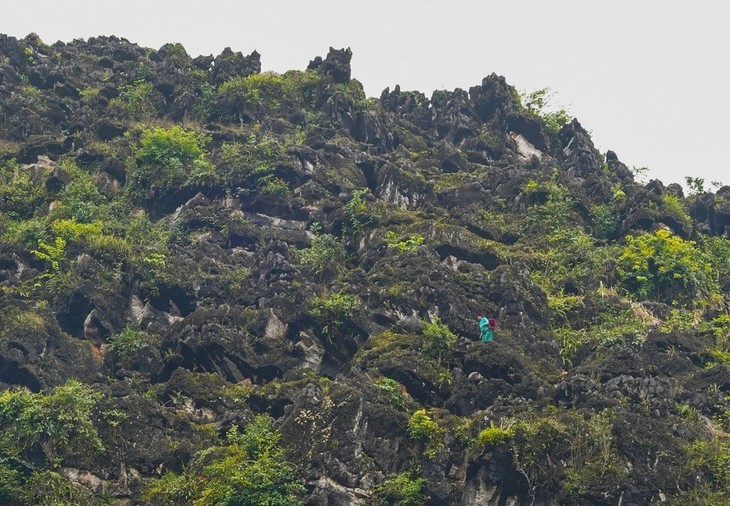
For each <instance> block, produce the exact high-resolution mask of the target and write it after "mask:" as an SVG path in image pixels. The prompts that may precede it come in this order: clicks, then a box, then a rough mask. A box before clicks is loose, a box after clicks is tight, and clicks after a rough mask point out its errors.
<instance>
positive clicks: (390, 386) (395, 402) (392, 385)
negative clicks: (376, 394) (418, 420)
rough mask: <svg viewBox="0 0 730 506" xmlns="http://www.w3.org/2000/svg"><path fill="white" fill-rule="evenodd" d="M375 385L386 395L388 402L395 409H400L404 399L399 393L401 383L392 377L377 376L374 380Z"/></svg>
mask: <svg viewBox="0 0 730 506" xmlns="http://www.w3.org/2000/svg"><path fill="white" fill-rule="evenodd" d="M374 385H375V387H376V388H377V389H378V390H380V391H382V392H384V393H385V394H386V395H387V396H388V402H389V403H390V405H391V406H392V407H393V408H395V409H402V408H403V407H404V405H405V400H404V399H403V395H402V394H401V384H400V383H398V382H397V381H396V380H394V379H392V378H386V377H382V378H378V379H377V380H375V382H374Z"/></svg>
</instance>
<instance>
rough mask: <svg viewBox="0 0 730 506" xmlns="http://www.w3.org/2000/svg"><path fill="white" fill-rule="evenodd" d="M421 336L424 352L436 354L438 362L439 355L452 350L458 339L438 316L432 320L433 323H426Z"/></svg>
mask: <svg viewBox="0 0 730 506" xmlns="http://www.w3.org/2000/svg"><path fill="white" fill-rule="evenodd" d="M422 334H423V337H424V338H425V349H426V351H428V352H435V353H437V354H438V357H439V362H440V361H441V354H442V353H443V352H445V351H448V350H450V349H451V348H453V347H454V344H456V340H457V339H458V336H457V335H456V334H454V333H453V332H451V330H450V329H449V327H447V326H446V325H445V324H444V323H442V322H441V318H439V317H438V316H436V317H434V318H433V323H427V324H425V325H424V326H423V330H422Z"/></svg>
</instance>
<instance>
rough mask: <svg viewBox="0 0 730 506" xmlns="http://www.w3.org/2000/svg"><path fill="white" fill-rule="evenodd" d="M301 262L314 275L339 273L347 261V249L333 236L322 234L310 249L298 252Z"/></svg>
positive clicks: (315, 239)
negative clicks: (343, 263)
mask: <svg viewBox="0 0 730 506" xmlns="http://www.w3.org/2000/svg"><path fill="white" fill-rule="evenodd" d="M296 256H297V258H298V259H299V262H300V263H301V264H302V265H304V266H305V267H307V268H308V269H309V270H310V271H311V272H312V274H323V273H326V272H329V273H337V272H339V271H340V270H341V268H342V262H343V261H344V260H345V256H346V253H345V247H344V246H343V245H342V243H341V242H340V241H339V240H338V239H337V238H336V237H335V236H333V235H332V234H320V235H317V236H316V237H315V238H314V239H312V244H311V245H310V246H309V248H305V249H301V250H298V251H297V253H296Z"/></svg>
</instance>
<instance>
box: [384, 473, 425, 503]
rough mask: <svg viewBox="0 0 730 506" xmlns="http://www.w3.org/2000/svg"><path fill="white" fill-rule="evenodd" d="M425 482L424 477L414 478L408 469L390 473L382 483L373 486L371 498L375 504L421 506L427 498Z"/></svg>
mask: <svg viewBox="0 0 730 506" xmlns="http://www.w3.org/2000/svg"><path fill="white" fill-rule="evenodd" d="M426 483H427V482H426V479H425V478H415V477H414V475H413V473H411V472H408V471H404V472H402V473H400V474H391V475H388V477H387V478H386V479H385V481H384V482H383V484H382V485H380V486H379V487H376V488H375V493H374V494H373V499H374V502H375V504H377V505H381V506H386V505H387V506H423V505H424V504H426V500H427V499H428V498H427V496H426V493H425V488H426Z"/></svg>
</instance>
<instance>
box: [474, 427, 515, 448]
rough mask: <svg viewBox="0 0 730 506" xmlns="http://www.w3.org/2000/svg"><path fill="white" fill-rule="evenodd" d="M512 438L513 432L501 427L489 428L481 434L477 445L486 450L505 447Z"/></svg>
mask: <svg viewBox="0 0 730 506" xmlns="http://www.w3.org/2000/svg"><path fill="white" fill-rule="evenodd" d="M511 437H512V431H510V430H505V429H501V428H499V427H487V428H486V429H483V430H482V431H481V432H479V436H478V437H477V443H478V444H479V445H480V446H483V447H484V448H489V447H490V446H499V445H503V444H504V443H506V442H507V441H509V440H510V438H511Z"/></svg>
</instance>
